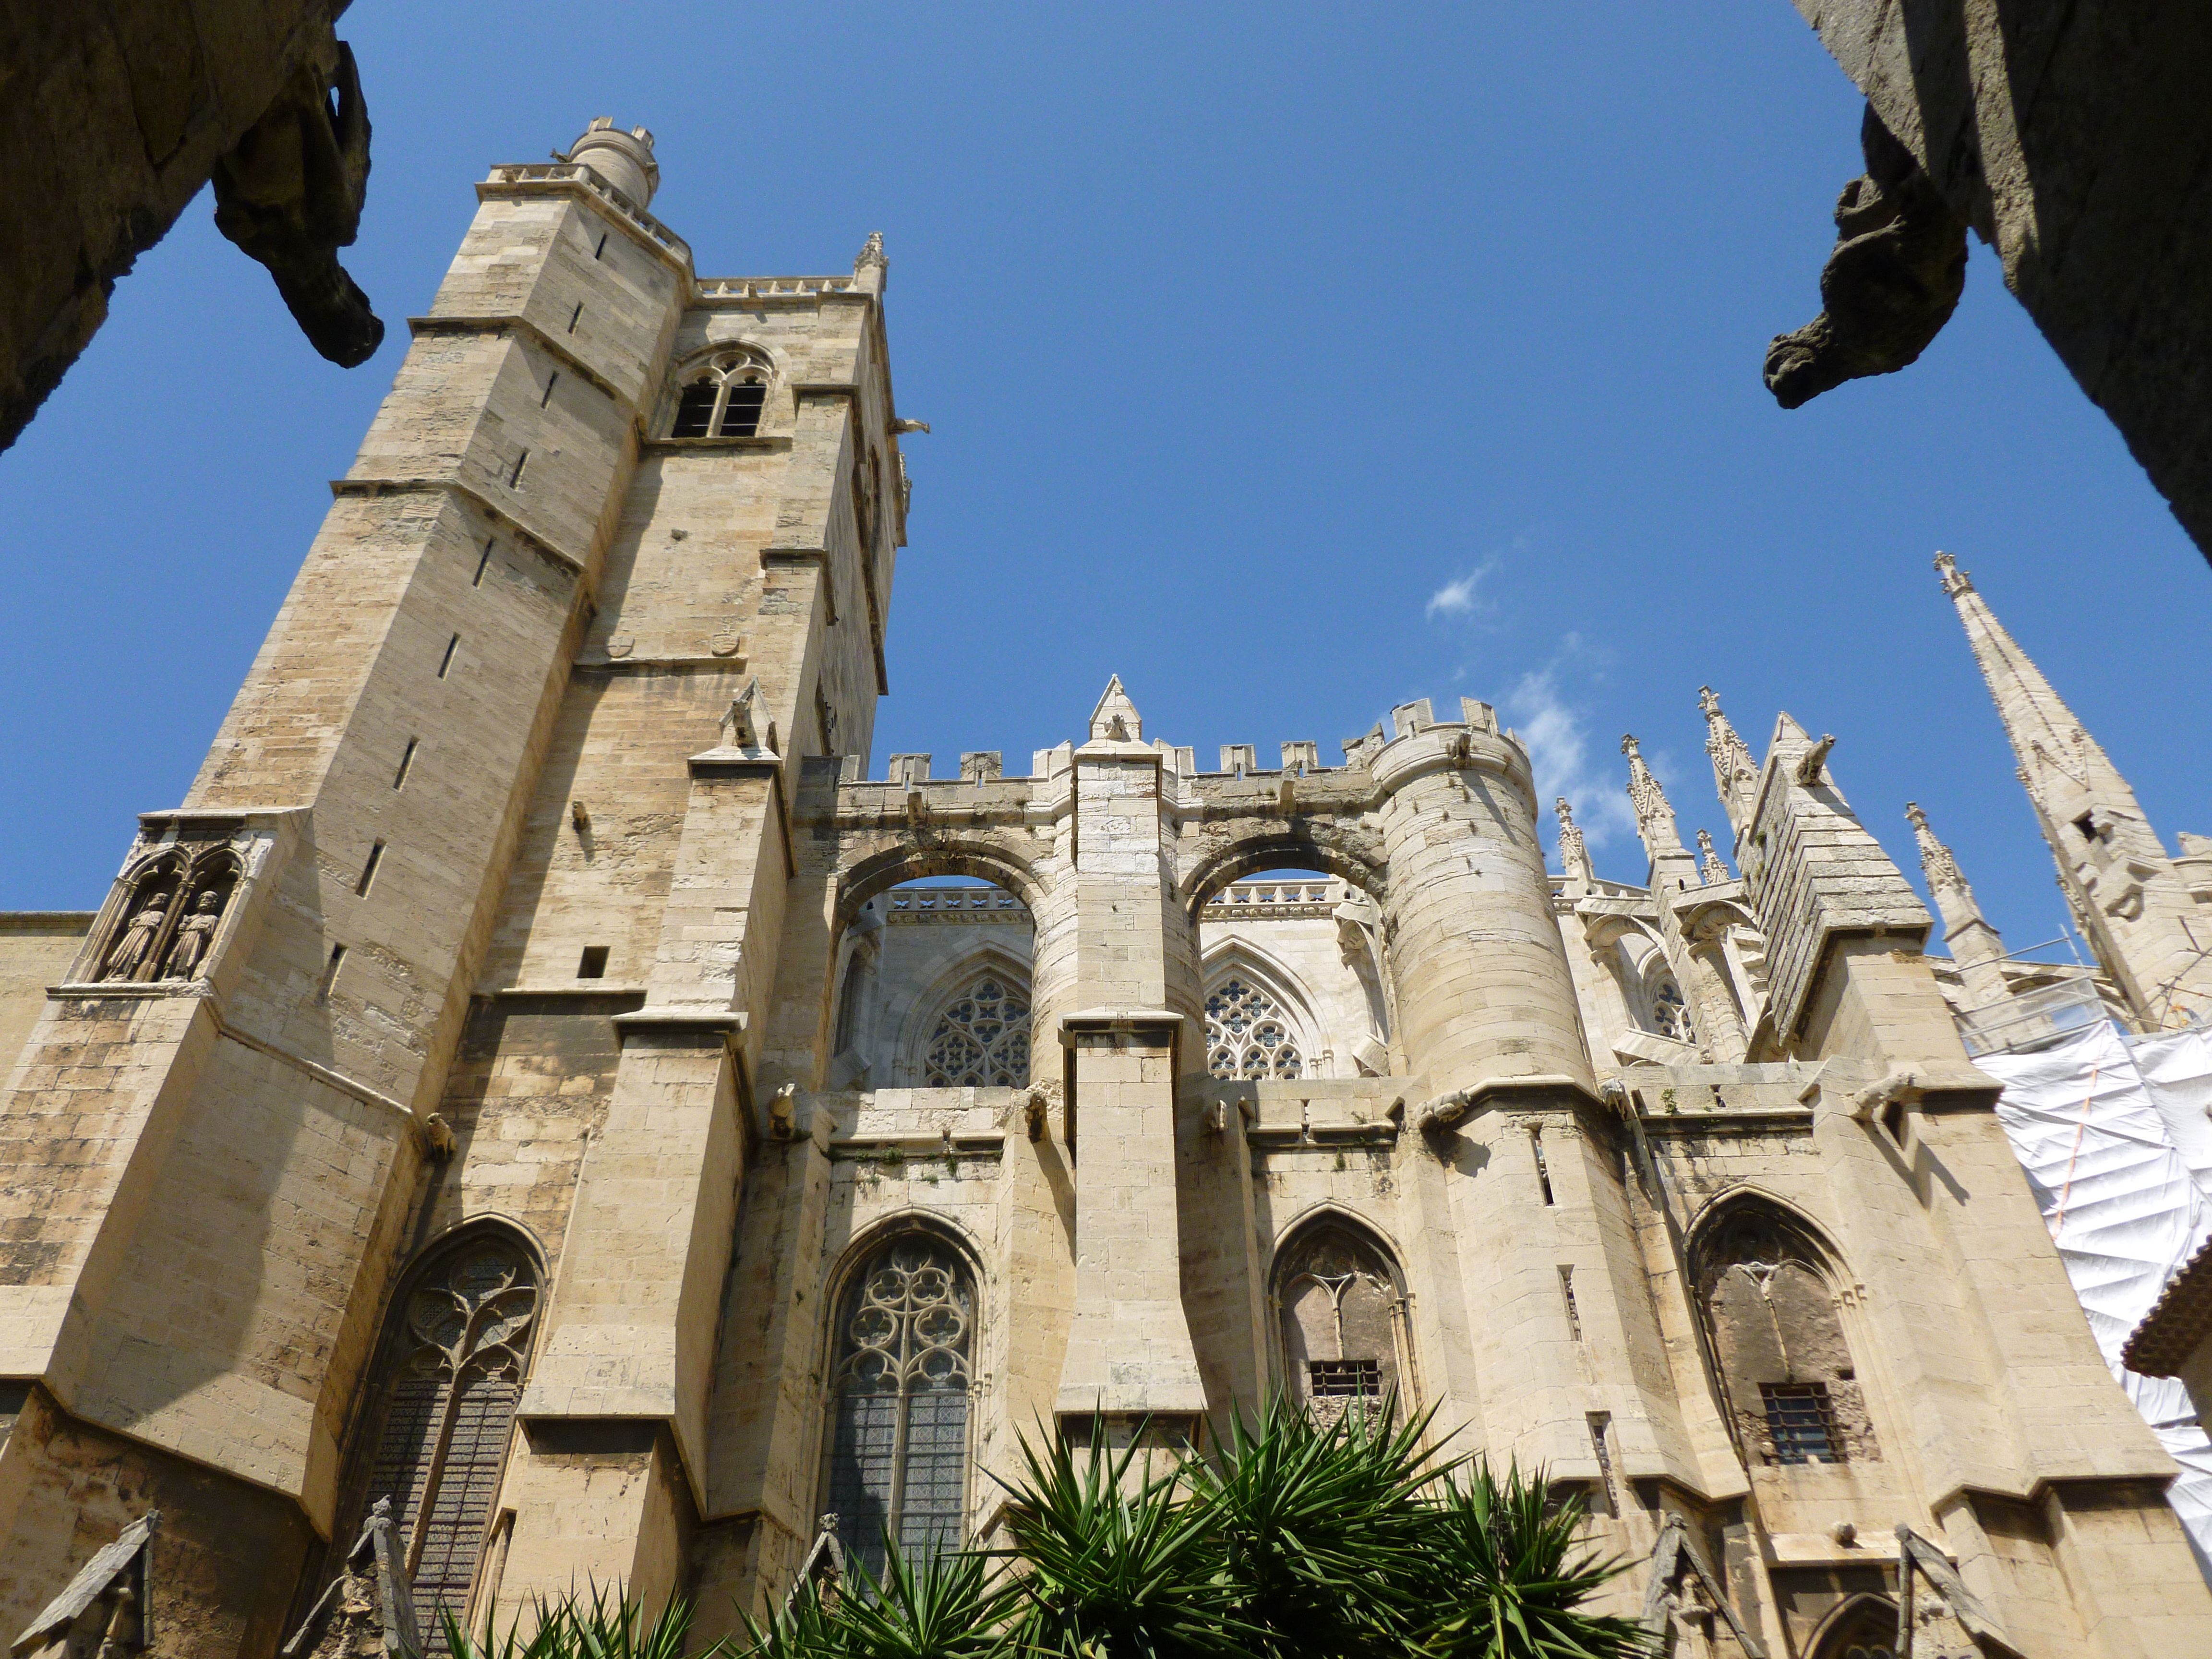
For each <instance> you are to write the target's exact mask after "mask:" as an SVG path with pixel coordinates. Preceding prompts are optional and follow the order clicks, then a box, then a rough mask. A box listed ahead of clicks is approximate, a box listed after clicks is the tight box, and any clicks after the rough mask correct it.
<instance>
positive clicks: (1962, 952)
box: [1905, 801, 2010, 1008]
mask: <svg viewBox="0 0 2212 1659" xmlns="http://www.w3.org/2000/svg"><path fill="white" fill-rule="evenodd" d="M1905 817H1906V819H1907V820H1908V821H1909V822H1910V823H1911V825H1912V836H1913V839H1914V840H1916V841H1917V842H1919V843H1920V872H1921V873H1922V874H1923V875H1924V876H1926V877H1927V878H1928V890H1929V893H1930V894H1932V895H1933V896H1934V897H1935V900H1936V911H1937V913H1938V914H1939V915H1942V918H1943V942H1944V943H1945V944H1946V945H1948V946H1949V947H1950V951H1951V959H1952V960H1953V961H1954V962H1955V963H1958V964H1959V976H1960V978H1961V979H1963V980H1964V981H1966V995H1967V1000H1968V1002H1969V1004H1970V1006H1972V1007H1974V1008H1986V1007H1988V1006H1990V1004H1991V1003H1993V1002H1996V1001H1999V1000H2002V998H2004V997H2006V996H2008V995H2009V994H2010V993H2009V992H2008V989H2007V988H2006V986H2005V981H2004V971H2003V969H2002V963H2003V961H2004V941H2003V940H2002V939H2000V938H1998V937H1997V930H1996V928H1994V927H1990V924H1989V923H1988V921H1985V920H1984V918H1983V915H1982V907H1981V906H1980V905H1979V904H1978V903H1976V902H1974V890H1973V889H1972V888H1971V887H1969V886H1968V885H1967V884H1966V876H1965V875H1964V874H1963V873H1961V872H1960V869H1959V860H1957V859H1956V858H1954V857H1953V856H1952V854H1951V849H1950V848H1948V847H1946V846H1945V845H1943V843H1942V842H1940V841H1938V840H1936V832H1935V831H1934V830H1932V829H1929V827H1928V814H1927V813H1925V812H1923V811H1921V810H1920V805H1919V803H1918V802H1917V801H1907V802H1905Z"/></svg>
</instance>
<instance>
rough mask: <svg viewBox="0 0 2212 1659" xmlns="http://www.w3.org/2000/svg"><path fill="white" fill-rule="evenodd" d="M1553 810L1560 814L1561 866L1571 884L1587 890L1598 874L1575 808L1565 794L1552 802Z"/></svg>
mask: <svg viewBox="0 0 2212 1659" xmlns="http://www.w3.org/2000/svg"><path fill="white" fill-rule="evenodd" d="M1552 810H1553V811H1554V812H1557V813H1558V814H1559V868H1560V869H1561V870H1563V871H1565V872H1566V877H1567V882H1568V884H1569V885H1570V886H1572V885H1575V884H1580V885H1581V886H1582V887H1583V889H1584V890H1588V889H1589V887H1590V886H1591V885H1592V884H1594V883H1595V881H1596V880H1597V874H1596V872H1595V871H1594V870H1592V869H1591V868H1590V857H1589V844H1588V843H1587V842H1584V841H1583V832H1582V831H1581V830H1580V829H1577V827H1576V825H1575V810H1574V808H1573V807H1571V806H1570V805H1567V798H1566V797H1565V795H1561V796H1560V797H1559V799H1557V800H1555V801H1553V803H1552Z"/></svg>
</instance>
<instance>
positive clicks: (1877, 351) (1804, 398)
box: [1766, 106, 1966, 409]
mask: <svg viewBox="0 0 2212 1659" xmlns="http://www.w3.org/2000/svg"><path fill="white" fill-rule="evenodd" d="M1859 149H1860V150H1861V152H1862V153H1863V155H1864V156H1865V158H1866V172H1865V173H1864V174H1863V176H1862V177H1859V178H1857V179H1852V180H1851V181H1850V183H1849V184H1848V185H1844V193H1843V195H1842V196H1841V197H1838V198H1837V202H1836V246H1835V247H1834V249H1833V251H1832V252H1830V253H1829V255H1828V263H1827V264H1826V266H1825V267H1823V268H1822V270H1821V272H1820V303H1821V305H1822V307H1823V309H1822V311H1821V313H1820V315H1819V316H1817V317H1815V318H1814V319H1813V320H1812V321H1811V322H1809V323H1808V324H1806V325H1805V326H1804V327H1802V328H1801V329H1799V330H1797V331H1796V332H1795V333H1794V334H1780V335H1777V336H1776V337H1775V338H1774V342H1773V343H1772V344H1771V345H1769V346H1768V347H1767V348H1766V389H1767V390H1768V391H1770V392H1772V393H1773V394H1774V400H1775V401H1776V402H1777V403H1778V404H1781V405H1782V406H1783V408H1784V409H1796V408H1797V407H1798V406H1799V405H1800V404H1806V403H1809V402H1811V401H1812V400H1813V399H1814V398H1817V397H1819V396H1820V394H1821V393H1822V392H1826V391H1828V390H1829V389H1830V388H1831V387H1833V386H1841V385H1842V384H1843V383H1844V381H1845V380H1858V379H1860V378H1861V377H1862V376H1864V375H1868V374H1893V373H1894V372H1895V371H1896V370H1898V369H1900V368H1904V367H1905V365H1906V364H1907V363H1910V362H1912V361H1913V360H1914V359H1915V358H1917V356H1920V354H1921V353H1922V352H1923V351H1924V350H1926V349H1927V348H1928V343H1929V341H1930V340H1933V339H1934V338H1935V337H1936V333H1937V331H1939V330H1940V329H1942V326H1943V325H1944V324H1945V323H1947V322H1948V321H1949V320H1950V317H1951V313H1952V311H1953V310H1954V308H1955V307H1957V305H1958V303H1959V295H1960V290H1961V289H1964V288H1965V286H1966V223H1965V222H1964V221H1963V220H1961V219H1960V218H1959V217H1958V216H1956V215H1954V213H1953V212H1952V211H1951V209H1950V206H1949V204H1947V203H1946V202H1945V201H1944V200H1943V197H1942V195H1940V194H1939V193H1938V192H1937V191H1936V185H1935V184H1934V182H1933V181H1932V180H1930V179H1929V177H1928V174H1927V173H1925V172H1924V171H1923V169H1922V167H1921V166H1920V163H1919V162H1918V161H1917V160H1916V159H1914V156H1913V154H1912V152H1911V150H1909V149H1906V148H1905V146H1904V145H1903V144H1901V143H1899V142H1898V141H1897V139H1896V138H1895V137H1893V136H1892V135H1891V133H1890V131H1889V129H1888V128H1887V127H1885V126H1884V125H1882V124H1881V119H1880V118H1878V117H1876V115H1875V112H1874V109H1873V106H1868V109H1867V112H1866V118H1865V119H1864V120H1863V122H1862V123H1861V124H1860V126H1859Z"/></svg>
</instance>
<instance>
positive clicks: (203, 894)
mask: <svg viewBox="0 0 2212 1659" xmlns="http://www.w3.org/2000/svg"><path fill="white" fill-rule="evenodd" d="M222 898H223V896H222V892H221V891H220V890H217V889H216V888H213V887H203V888H201V889H200V890H199V894H198V896H197V897H196V898H194V899H193V900H192V908H191V909H190V910H188V911H186V912H185V919H184V920H183V921H180V922H179V923H178V924H177V936H176V938H175V939H174V940H173V941H172V942H171V944H170V945H169V958H168V960H167V962H166V963H163V964H162V965H161V977H162V978H163V979H197V978H198V977H199V976H200V973H201V970H202V969H204V967H205V965H206V963H207V953H208V946H209V945H210V944H212V943H213V942H214V940H215V930H216V924H217V923H218V922H220V921H222Z"/></svg>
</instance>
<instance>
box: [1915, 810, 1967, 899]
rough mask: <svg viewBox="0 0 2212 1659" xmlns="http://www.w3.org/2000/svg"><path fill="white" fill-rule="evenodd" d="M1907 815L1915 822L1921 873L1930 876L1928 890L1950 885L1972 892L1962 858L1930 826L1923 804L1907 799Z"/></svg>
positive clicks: (1962, 890) (1959, 889)
mask: <svg viewBox="0 0 2212 1659" xmlns="http://www.w3.org/2000/svg"><path fill="white" fill-rule="evenodd" d="M1905 818H1906V820H1907V821H1908V822H1909V823H1911V825H1912V838H1913V839H1914V840H1915V841H1917V842H1919V843H1920V872H1921V873H1922V874H1923V875H1924V876H1926V877H1927V878H1928V885H1929V890H1931V891H1932V890H1935V889H1937V888H1943V887H1949V888H1954V889H1956V890H1958V891H1960V892H1961V893H1971V892H1972V888H1970V887H1968V886H1967V885H1966V876H1965V874H1964V873H1963V872H1961V871H1960V868H1959V860H1957V859H1956V858H1955V857H1954V856H1953V855H1952V852H1951V849H1950V848H1948V847H1946V846H1945V845H1943V843H1942V842H1940V841H1938V840H1936V832H1935V831H1934V830H1932V829H1929V827H1928V814H1927V813H1925V812H1923V811H1921V810H1920V803H1919V802H1917V801H1911V800H1909V801H1907V802H1905Z"/></svg>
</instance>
